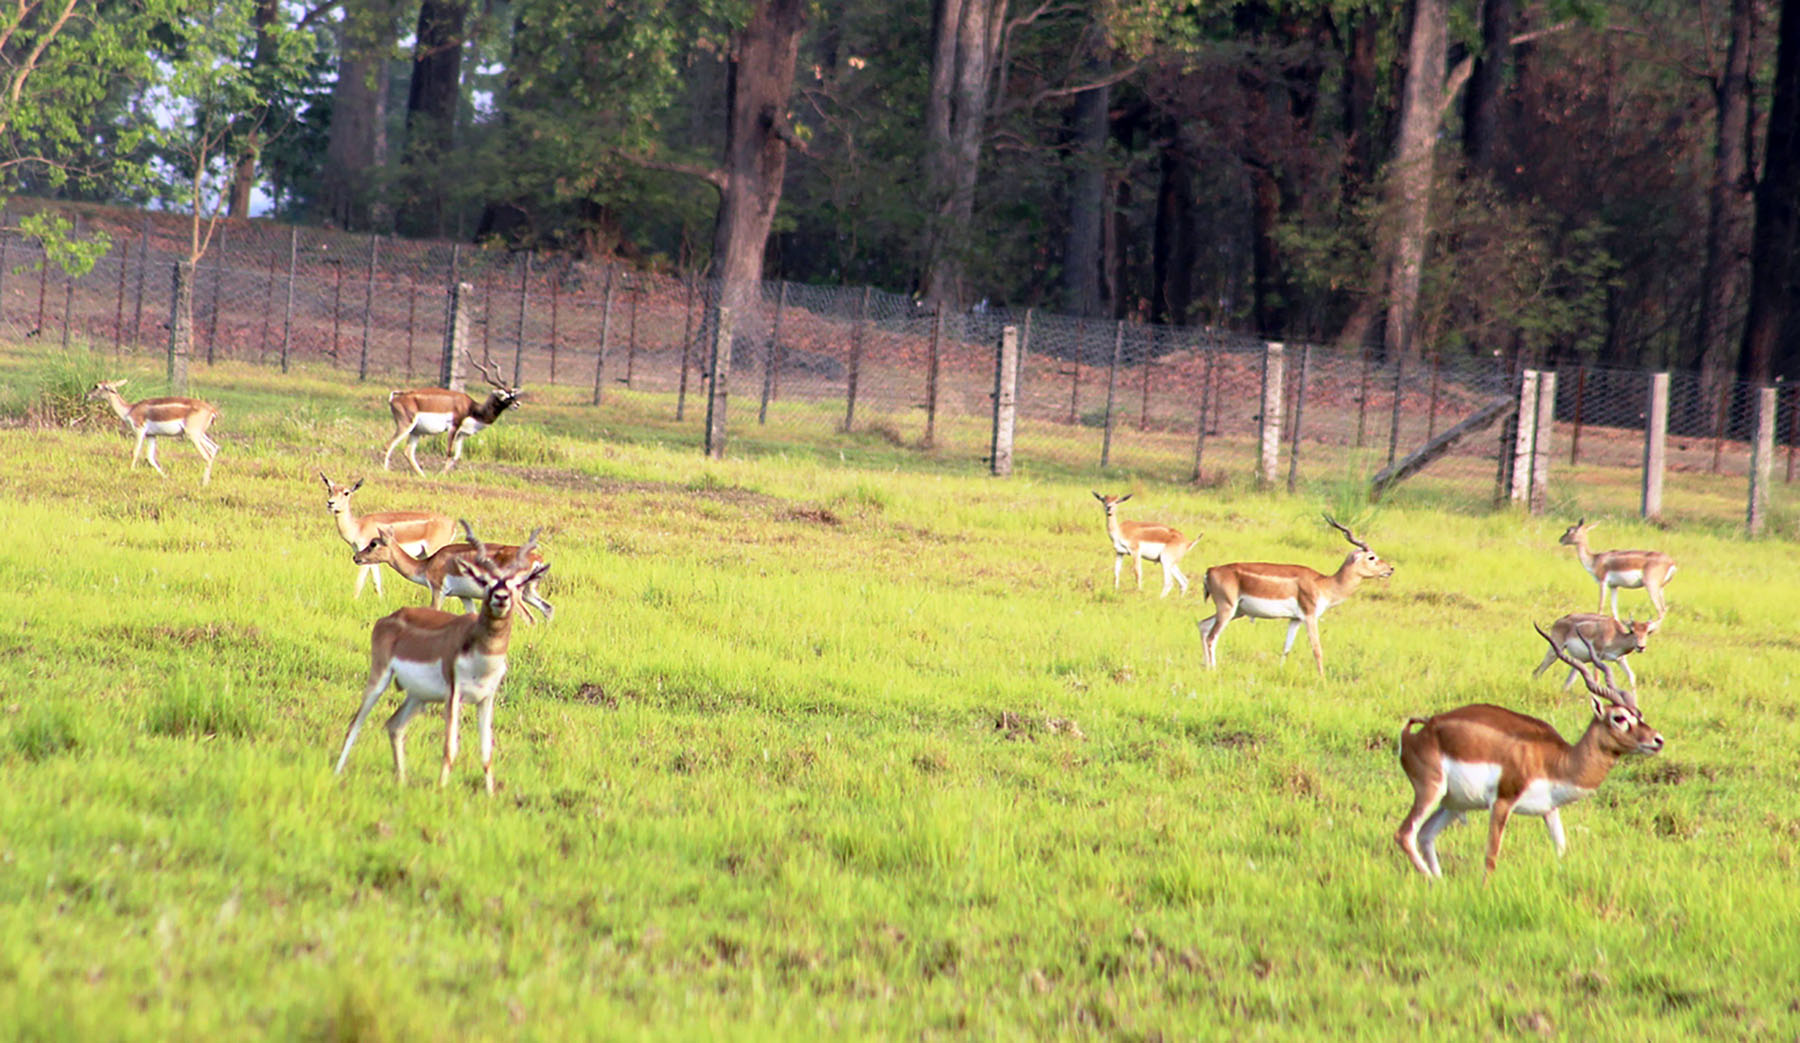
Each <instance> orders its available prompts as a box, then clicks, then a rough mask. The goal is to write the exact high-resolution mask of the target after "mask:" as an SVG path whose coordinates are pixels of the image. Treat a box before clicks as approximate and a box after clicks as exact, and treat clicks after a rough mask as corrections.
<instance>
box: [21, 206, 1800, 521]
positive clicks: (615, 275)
mask: <svg viewBox="0 0 1800 1043" xmlns="http://www.w3.org/2000/svg"><path fill="white" fill-rule="evenodd" d="M38 205H43V204H39V203H35V202H33V201H29V200H14V201H13V202H12V204H11V206H12V214H10V215H9V216H11V217H14V218H16V217H17V215H18V213H19V211H20V210H22V209H24V208H26V207H31V206H38ZM78 221H79V222H81V223H82V224H83V225H84V226H85V230H94V229H96V228H99V229H104V230H105V231H106V232H107V233H108V234H109V235H110V236H111V237H112V240H113V248H112V250H111V251H110V252H109V253H108V254H107V255H106V256H105V257H104V258H103V259H102V260H101V261H100V262H99V263H98V264H97V265H96V266H95V267H94V268H93V270H91V271H90V272H88V273H87V274H86V275H84V276H82V277H80V278H78V279H71V278H69V277H67V276H65V275H63V274H62V273H61V272H60V271H59V270H56V269H54V268H50V267H47V266H44V265H42V264H41V263H40V262H41V260H42V257H43V253H42V250H41V249H40V248H39V247H38V246H37V245H36V244H35V242H33V241H31V240H28V239H23V238H19V237H0V330H4V331H6V332H7V333H9V334H10V335H11V336H13V337H14V338H19V337H36V338H39V339H40V340H42V341H44V342H46V343H60V344H63V345H73V344H77V343H79V344H85V345H87V346H89V347H91V348H92V349H95V350H102V351H105V350H110V351H113V352H115V353H126V352H132V353H140V352H161V351H163V350H166V348H167V345H168V339H169V322H170V302H171V298H172V292H171V291H172V286H173V270H174V267H175V263H176V262H177V261H179V260H182V259H185V257H186V256H187V253H188V235H189V225H188V223H187V221H186V219H185V218H181V217H179V216H177V215H171V214H144V213H129V212H119V211H84V212H83V213H82V215H81V216H80V217H79V218H78ZM458 283H464V284H467V285H468V286H469V287H470V289H469V291H468V292H467V293H466V295H465V307H467V308H468V309H469V312H468V314H469V318H470V324H469V329H468V334H467V342H466V343H467V347H468V348H469V350H470V351H471V352H472V353H473V354H475V355H476V356H477V357H480V358H484V359H488V360H492V361H493V362H494V363H495V364H496V365H497V366H498V367H499V371H500V372H501V373H502V374H504V375H505V376H507V377H509V378H512V379H513V381H514V382H515V383H517V384H520V385H523V386H526V387H527V388H528V389H540V390H541V389H544V388H545V387H546V386H547V387H549V388H554V389H560V390H561V394H562V396H563V398H564V400H567V401H576V402H587V403H590V404H593V405H597V406H599V407H600V408H601V409H605V408H607V407H608V405H609V404H612V403H616V402H620V401H624V402H628V403H629V404H630V405H631V406H632V408H633V409H634V415H635V416H637V417H640V418H642V417H650V418H658V417H660V418H662V422H665V423H667V424H668V425H671V426H679V427H684V428H691V429H692V430H693V431H694V432H695V433H696V434H700V433H701V432H702V426H703V425H704V423H705V417H706V408H707V396H708V394H709V393H710V390H711V389H710V382H709V377H710V374H709V366H710V362H711V359H712V351H713V348H714V341H715V336H714V334H715V332H716V328H717V325H718V314H719V313H718V305H719V304H720V303H721V302H720V300H719V288H718V287H717V286H716V285H709V284H707V283H705V282H703V281H698V280H694V279H682V278H676V277H672V276H667V275H659V274H654V273H646V272H642V271H638V270H636V269H632V268H627V267H623V266H619V265H609V264H604V263H590V262H582V261H575V260H570V259H567V258H556V259H554V260H546V259H543V258H538V257H535V256H534V255H532V254H530V253H508V252H506V251H501V250H484V249H476V248H473V247H469V246H466V245H458V244H449V243H436V242H416V241H406V240H395V239H390V238H385V237H371V236H363V235H351V234H346V233H339V232H333V231H329V230H321V229H311V228H304V229H303V228H292V227H285V226H279V225H275V224H270V223H265V222H257V221H253V222H228V223H221V224H220V225H219V226H218V230H217V231H216V232H215V234H214V236H213V239H212V242H211V243H210V245H209V247H208V249H207V251H206V254H205V256H204V258H203V260H202V261H201V262H200V264H199V265H198V266H197V268H196V270H195V272H194V275H193V279H192V292H193V322H194V325H193V337H194V344H193V358H194V361H195V362H214V361H218V360H243V361H249V362H254V363H259V364H267V365H270V366H276V365H280V366H288V365H291V364H294V363H296V362H305V363H309V364H318V363H324V364H327V365H329V366H331V367H333V368H336V369H338V370H341V371H343V372H345V373H346V374H348V375H351V376H353V377H354V378H358V379H366V380H369V381H371V382H379V383H380V384H381V385H382V387H383V390H384V391H385V390H386V389H387V388H392V387H399V386H429V385H433V384H435V383H437V380H438V374H439V372H440V360H441V357H442V354H443V351H444V345H445V341H446V335H445V327H446V324H447V321H448V319H449V306H448V302H449V298H450V294H449V290H450V288H451V287H453V286H455V285H457V284H458ZM1009 325H1010V326H1013V327H1015V328H1016V329H1018V331H1019V343H1020V351H1021V358H1020V363H1019V367H1018V384H1017V388H1016V392H1017V418H1018V419H1017V429H1016V435H1015V441H1014V446H1013V455H1014V459H1016V461H1017V463H1018V466H1020V467H1022V468H1029V469H1036V470H1037V471H1039V472H1040V473H1043V472H1050V471H1060V472H1064V473H1084V474H1092V473H1094V471H1095V469H1096V468H1100V469H1103V470H1108V471H1116V472H1121V473H1133V474H1139V475H1143V476H1145V477H1148V478H1155V479H1159V480H1167V481H1195V482H1198V483H1199V484H1201V485H1203V486H1217V485H1220V484H1221V483H1223V482H1227V481H1238V482H1247V481H1251V480H1255V481H1259V482H1262V483H1267V484H1273V485H1276V486H1283V485H1285V486H1286V487H1288V488H1290V489H1295V490H1297V491H1302V490H1303V491H1307V492H1309V493H1311V494H1314V495H1318V494H1321V493H1323V494H1324V495H1327V496H1333V497H1335V496H1339V495H1343V496H1345V497H1348V496H1350V495H1355V494H1359V493H1360V491H1361V490H1365V489H1366V488H1367V487H1368V485H1369V482H1370V480H1371V479H1372V478H1375V477H1377V476H1378V475H1382V474H1383V473H1384V472H1385V473H1392V472H1393V471H1395V470H1396V469H1399V470H1401V471H1405V468H1406V467H1407V466H1408V465H1409V461H1411V462H1412V463H1414V464H1416V463H1418V462H1419V460H1420V459H1421V457H1424V458H1426V462H1425V463H1424V465H1423V466H1422V467H1420V468H1419V469H1418V470H1416V472H1406V475H1405V477H1404V480H1402V481H1399V482H1396V483H1395V484H1393V485H1391V486H1389V487H1388V492H1387V495H1389V496H1395V497H1412V498H1428V499H1431V500H1435V501H1438V502H1445V503H1451V504H1462V505H1467V506H1485V505H1488V504H1492V503H1494V502H1495V501H1496V500H1503V499H1505V498H1506V496H1507V490H1508V483H1509V482H1510V480H1511V475H1512V462H1513V452H1512V450H1513V448H1514V446H1515V445H1516V444H1517V439H1518V430H1517V429H1518V415H1517V414H1516V413H1515V412H1513V410H1512V408H1511V407H1512V405H1514V404H1516V401H1517V398H1518V395H1519V386H1520V384H1519V382H1520V373H1519V372H1518V371H1515V370H1512V369H1509V368H1508V364H1507V362H1506V360H1505V359H1504V358H1503V357H1502V356H1501V354H1500V353H1498V352H1495V353H1492V354H1490V355H1487V356H1485V357H1484V356H1478V355H1473V354H1468V353H1458V354H1456V355H1455V356H1454V357H1451V356H1445V357H1443V358H1441V359H1437V358H1433V359H1430V360H1427V361H1419V360H1399V361H1394V362H1383V361H1380V360H1378V359H1376V358H1374V357H1373V356H1371V355H1367V354H1360V355H1359V354H1356V353H1345V352H1342V351H1336V350H1330V349H1326V348H1323V347H1308V346H1304V345H1287V346H1286V348H1285V350H1283V351H1280V352H1279V353H1272V352H1270V351H1269V349H1268V345H1266V344H1265V343H1264V342H1263V341H1261V340H1257V339H1254V338H1249V337H1246V336H1243V335H1241V334H1236V333H1230V332H1226V331H1221V330H1215V329H1201V328H1186V327H1161V326H1149V325H1143V324H1136V323H1120V322H1113V321H1106V320H1096V319H1082V318H1074V317H1069V316H1062V315H1054V314H1048V313H1045V312H1043V311H1037V310H1032V311H1026V310H1008V309H988V308H981V309H977V310H975V311H972V312H969V313H967V314H959V315H946V316H938V315H934V314H931V313H930V312H929V311H928V310H926V309H925V308H923V307H922V306H921V305H920V304H919V303H918V302H917V301H915V300H913V299H912V298H909V297H904V296H898V295H894V294H888V293H882V292H880V291H876V290H872V289H865V288H843V287H819V286H802V285H796V284H791V283H771V284H766V285H764V286H762V287H761V288H760V293H759V294H756V295H753V297H752V299H750V300H747V301H739V302H736V306H735V307H734V308H733V309H732V315H731V321H730V326H729V329H730V330H731V332H732V337H731V346H730V347H731V366H730V369H729V381H728V384H729V387H728V388H727V389H726V390H727V391H728V392H729V396H728V398H729V406H728V431H729V440H730V444H731V445H732V446H733V447H734V449H733V451H758V450H759V449H760V448H762V447H765V446H774V445H777V444H783V443H789V444H791V443H792V442H794V441H797V440H798V441H806V442H816V443H819V444H832V445H837V446H839V447H843V446H845V445H846V444H848V445H859V446H867V447H871V448H877V449H884V450H892V451H899V452H916V453H919V454H929V455H930V456H932V457H934V458H936V459H940V460H947V461H958V460H961V461H964V462H965V463H966V464H968V465H969V466H976V465H978V463H979V462H980V461H983V460H985V459H986V458H987V457H988V456H989V454H990V452H991V451H992V448H993V441H992V439H993V425H992V419H993V412H994V397H995V393H996V374H997V359H996V346H997V344H998V343H999V341H1000V333H1001V330H1002V328H1003V327H1005V326H1009ZM1276 354H1279V363H1278V364H1276V365H1274V366H1271V363H1270V359H1271V358H1272V357H1274V356H1275V355H1276ZM1266 377H1268V378H1278V386H1279V391H1278V392H1277V391H1276V390H1275V385H1270V384H1267V383H1266ZM1650 382H1651V375H1650V374H1649V373H1647V372H1643V371H1634V370H1616V369H1599V368H1592V367H1589V368H1572V369H1565V370H1563V371H1561V372H1560V373H1559V374H1558V379H1557V380H1556V383H1555V389H1554V396H1553V397H1554V400H1555V405H1554V423H1553V425H1549V426H1541V427H1538V428H1535V429H1534V431H1533V436H1534V439H1535V442H1534V449H1535V451H1536V452H1537V454H1538V455H1539V456H1540V457H1542V458H1543V459H1544V460H1546V461H1548V464H1547V466H1548V471H1547V480H1546V482H1545V484H1546V487H1547V488H1546V493H1545V497H1544V498H1543V499H1541V500H1540V503H1541V504H1542V505H1544V506H1547V507H1548V508H1549V509H1553V510H1563V511H1569V512H1576V511H1587V512H1590V513H1601V512H1613V513H1628V512H1635V511H1637V510H1639V509H1640V508H1641V507H1642V506H1643V503H1642V499H1641V485H1642V482H1641V478H1642V475H1643V472H1644V460H1645V444H1646V430H1647V425H1648V423H1649V420H1648V417H1649V408H1650V407H1649V400H1650ZM1757 392H1758V389H1756V388H1754V387H1750V386H1747V385H1743V384H1740V383H1738V382H1735V381H1731V380H1713V381H1703V380H1701V379H1700V378H1699V377H1697V376H1695V375H1692V374H1675V375H1674V376H1673V379H1672V381H1671V384H1670V388H1669V401H1668V426H1667V431H1668V438H1667V464H1666V470H1667V474H1666V481H1667V486H1668V492H1667V494H1666V497H1665V500H1664V504H1663V508H1662V512H1661V514H1662V517H1664V518H1666V519H1667V520H1669V521H1672V522H1686V521H1693V522H1699V521H1705V522H1714V523H1717V522H1725V521H1731V520H1739V521H1741V520H1742V519H1743V518H1744V514H1745V506H1746V502H1747V500H1746V498H1747V495H1748V489H1747V483H1746V477H1747V475H1748V474H1749V472H1750V470H1751V467H1752V460H1751V458H1752V448H1751V439H1752V435H1753V433H1754V428H1755V420H1756V417H1755V413H1756V408H1757V400H1758V394H1757ZM1777 412H1778V417H1779V422H1778V423H1777V425H1776V430H1775V444H1776V446H1777V449H1776V452H1775V453H1774V455H1775V456H1776V457H1777V458H1778V459H1777V460H1776V463H1775V466H1774V467H1773V474H1774V481H1773V482H1772V484H1771V485H1770V486H1769V487H1768V489H1769V492H1768V494H1767V495H1768V503H1769V506H1770V515H1769V517H1770V518H1771V519H1772V522H1773V525H1772V527H1773V528H1774V530H1775V531H1779V532H1783V533H1787V534H1792V532H1793V529H1794V525H1793V518H1792V517H1791V516H1790V515H1789V513H1788V506H1789V503H1790V501H1791V497H1790V496H1789V495H1788V493H1789V490H1790V489H1791V487H1792V482H1793V479H1794V476H1795V457H1794V454H1795V449H1796V446H1797V445H1800V389H1789V388H1783V389H1781V390H1780V392H1779V396H1778V399H1777ZM1271 439H1273V440H1274V441H1275V446H1274V448H1275V451H1276V452H1275V456H1274V457H1271V456H1270V442H1271ZM1536 443H1542V444H1536ZM1426 447H1432V448H1431V451H1430V452H1429V453H1425V454H1421V450H1424V449H1426ZM1415 454H1421V455H1415Z"/></svg>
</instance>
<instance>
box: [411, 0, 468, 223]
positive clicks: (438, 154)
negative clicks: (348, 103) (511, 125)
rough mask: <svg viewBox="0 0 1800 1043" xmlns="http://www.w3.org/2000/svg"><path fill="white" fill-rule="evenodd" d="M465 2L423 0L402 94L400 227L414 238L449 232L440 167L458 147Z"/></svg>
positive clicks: (466, 4) (459, 0)
mask: <svg viewBox="0 0 1800 1043" xmlns="http://www.w3.org/2000/svg"><path fill="white" fill-rule="evenodd" d="M468 16H469V5H468V0H421V2H420V4H419V22H418V29H417V32H416V33H415V39H416V41H417V42H416V43H415V44H414V46H413V60H412V81H411V84H410V86H409V87H408V89H407V92H406V177H405V188H406V191H405V196H404V198H403V200H402V202H401V206H400V213H399V225H400V228H401V230H402V231H405V232H408V233H410V234H413V235H428V236H436V237H440V238H441V237H443V236H444V235H446V234H448V232H449V216H448V213H447V210H446V206H445V200H444V192H443V189H442V180H441V178H440V176H439V165H440V164H441V163H442V162H443V159H444V157H446V156H448V155H450V154H451V153H452V151H453V150H454V149H455V147H456V114H457V110H458V108H459V107H460V105H461V102H462V56H463V44H464V42H465V34H466V29H465V25H466V23H467V21H468Z"/></svg>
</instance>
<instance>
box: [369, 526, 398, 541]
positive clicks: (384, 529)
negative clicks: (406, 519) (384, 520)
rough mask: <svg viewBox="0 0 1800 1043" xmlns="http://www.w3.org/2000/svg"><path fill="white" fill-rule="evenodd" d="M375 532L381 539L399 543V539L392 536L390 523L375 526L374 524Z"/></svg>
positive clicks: (392, 529) (392, 528) (392, 530)
mask: <svg viewBox="0 0 1800 1043" xmlns="http://www.w3.org/2000/svg"><path fill="white" fill-rule="evenodd" d="M375 532H376V533H377V534H378V535H380V536H381V538H382V539H384V540H386V541H388V542H389V543H399V542H400V541H399V540H397V539H395V538H394V527H393V526H392V525H377V526H375Z"/></svg>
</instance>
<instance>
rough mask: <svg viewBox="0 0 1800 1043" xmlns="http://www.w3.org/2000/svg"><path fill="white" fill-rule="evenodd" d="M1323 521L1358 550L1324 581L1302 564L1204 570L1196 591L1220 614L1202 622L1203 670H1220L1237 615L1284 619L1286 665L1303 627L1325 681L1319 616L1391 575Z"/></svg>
mask: <svg viewBox="0 0 1800 1043" xmlns="http://www.w3.org/2000/svg"><path fill="white" fill-rule="evenodd" d="M1325 521H1326V522H1327V523H1329V524H1330V525H1331V527H1332V528H1334V529H1336V530H1338V531H1339V532H1341V533H1343V534H1344V538H1345V539H1346V540H1349V541H1350V543H1351V545H1352V546H1354V547H1355V548H1356V549H1355V550H1353V551H1351V552H1350V554H1349V555H1348V556H1347V557H1345V558H1344V563H1343V564H1342V565H1340V566H1338V570H1337V571H1336V572H1335V573H1333V574H1331V575H1329V576H1327V575H1324V574H1322V573H1320V572H1317V571H1315V570H1313V569H1309V568H1307V567H1306V566H1305V565H1271V564H1269V563H1267V562H1261V561H1239V562H1233V563H1232V564H1229V565H1214V566H1213V567H1212V568H1210V569H1207V570H1206V575H1205V576H1204V577H1203V578H1202V579H1201V581H1200V589H1201V591H1202V592H1204V593H1205V594H1206V596H1207V597H1209V598H1211V599H1212V600H1213V604H1215V605H1217V606H1218V611H1217V612H1216V613H1214V614H1213V615H1212V616H1211V617H1209V618H1207V619H1202V620H1200V641H1201V647H1202V648H1203V649H1204V650H1205V652H1206V665H1207V666H1208V667H1214V666H1217V665H1218V652H1217V650H1218V646H1219V635H1220V634H1223V633H1224V632H1225V624H1227V623H1229V622H1231V621H1232V620H1233V619H1235V618H1237V617H1238V616H1245V617H1247V618H1250V619H1285V620H1288V630H1287V641H1286V642H1284V643H1283V644H1282V646H1281V656H1282V658H1283V659H1284V660H1285V659H1286V658H1287V654H1288V653H1289V652H1290V651H1292V650H1293V648H1294V635H1295V634H1297V633H1299V631H1300V627H1301V626H1302V625H1303V624H1304V625H1305V627H1306V638H1307V640H1308V641H1310V642H1311V643H1312V653H1313V660H1314V662H1316V663H1318V665H1319V676H1320V677H1324V676H1325V652H1324V650H1323V649H1322V648H1320V647H1319V617H1320V616H1322V615H1324V614H1325V610H1326V609H1328V608H1330V607H1331V606H1333V605H1335V604H1337V603H1338V602H1340V601H1345V600H1348V599H1349V597H1350V595H1352V594H1354V593H1356V588H1357V587H1359V586H1361V585H1362V581H1363V580H1365V579H1386V578H1387V577H1389V576H1392V575H1393V574H1394V566H1393V563H1392V562H1387V561H1383V560H1381V557H1380V555H1378V554H1376V553H1375V552H1374V551H1372V550H1370V549H1369V545H1368V544H1367V543H1364V542H1363V541H1361V540H1359V539H1357V538H1356V534H1355V533H1352V532H1351V531H1350V530H1349V529H1347V528H1345V527H1344V526H1342V525H1339V524H1338V523H1337V521H1336V520H1335V519H1334V518H1332V517H1331V515H1329V514H1327V515H1325Z"/></svg>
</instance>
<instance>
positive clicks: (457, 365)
mask: <svg viewBox="0 0 1800 1043" xmlns="http://www.w3.org/2000/svg"><path fill="white" fill-rule="evenodd" d="M474 296H475V287H474V286H473V285H471V284H470V283H466V282H459V283H456V284H455V285H453V286H451V287H450V292H449V293H448V294H447V295H446V299H445V302H444V307H445V309H446V310H445V313H444V357H443V360H442V362H441V363H440V364H439V365H438V382H439V383H440V384H441V385H442V386H444V387H447V388H449V389H450V390H452V391H461V390H462V389H463V370H462V365H463V359H464V358H465V357H467V355H468V354H469V323H470V322H472V321H474V319H473V317H472V316H471V315H470V314H469V313H470V312H471V311H473V310H474V304H475V302H474V299H473V298H474Z"/></svg>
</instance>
